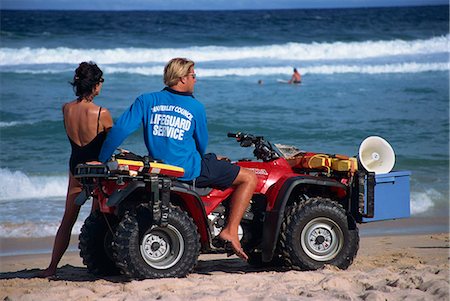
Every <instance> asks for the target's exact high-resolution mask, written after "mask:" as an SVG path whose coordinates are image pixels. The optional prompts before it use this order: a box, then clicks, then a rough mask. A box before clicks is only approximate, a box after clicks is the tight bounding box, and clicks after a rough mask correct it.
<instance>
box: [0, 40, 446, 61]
mask: <svg viewBox="0 0 450 301" xmlns="http://www.w3.org/2000/svg"><path fill="white" fill-rule="evenodd" d="M449 37H450V35H446V36H439V37H433V38H430V39H425V40H413V41H404V40H390V41H365V42H333V43H325V42H323V43H309V44H306V43H286V44H278V45H266V46H243V47H224V46H191V47H187V48H154V49H150V48H113V49H72V48H67V47H57V48H30V47H23V48H6V47H4V48H0V66H8V65H35V64H55V63H61V64H77V63H79V62H81V61H85V60H93V61H95V62H97V63H99V64H124V63H125V64H143V63H166V62H167V61H168V60H170V59H171V58H173V57H178V56H182V57H189V58H191V59H193V60H194V61H196V62H210V61H234V60H249V59H270V60H300V61H316V60H340V59H366V58H378V57H386V56H398V55H418V54H434V53H448V52H449Z"/></svg>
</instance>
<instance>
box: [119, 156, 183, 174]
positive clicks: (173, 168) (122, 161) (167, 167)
mask: <svg viewBox="0 0 450 301" xmlns="http://www.w3.org/2000/svg"><path fill="white" fill-rule="evenodd" d="M117 163H119V164H120V165H133V166H138V167H144V162H142V161H135V160H126V159H117ZM150 168H160V169H165V170H171V171H177V172H183V173H184V168H182V167H178V166H175V165H168V164H164V163H156V162H150Z"/></svg>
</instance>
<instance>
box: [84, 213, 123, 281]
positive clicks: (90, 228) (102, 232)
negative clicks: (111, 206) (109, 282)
mask: <svg viewBox="0 0 450 301" xmlns="http://www.w3.org/2000/svg"><path fill="white" fill-rule="evenodd" d="M118 223H119V221H118V220H117V217H116V216H114V215H111V214H102V213H100V212H99V211H94V212H92V213H91V214H90V215H89V216H88V217H87V218H86V220H85V221H84V224H83V226H82V227H81V233H80V236H79V243H78V248H79V249H80V256H81V258H82V259H83V264H84V265H86V266H87V269H88V271H89V272H90V273H92V274H94V275H99V276H111V275H119V274H120V270H119V268H117V266H116V265H115V261H114V259H113V250H112V240H113V234H114V231H115V228H116V227H117V224H118Z"/></svg>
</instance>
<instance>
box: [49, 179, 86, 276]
mask: <svg viewBox="0 0 450 301" xmlns="http://www.w3.org/2000/svg"><path fill="white" fill-rule="evenodd" d="M81 190H82V185H81V184H80V182H78V180H76V179H75V178H74V177H73V175H72V173H69V186H68V188H67V198H66V208H65V211H64V216H63V218H62V221H61V225H60V226H59V229H58V232H57V233H56V237H55V243H54V245H53V252H52V259H51V262H50V265H49V266H48V268H47V269H45V270H44V271H42V273H41V276H42V277H48V276H52V275H54V274H55V273H56V268H57V267H58V263H59V261H60V260H61V258H62V256H63V254H64V253H65V252H66V250H67V247H68V246H69V242H70V236H71V234H72V228H73V225H74V224H75V221H76V220H77V217H78V213H79V212H80V206H78V205H76V204H75V198H76V197H77V196H78V194H79V193H80V192H81Z"/></svg>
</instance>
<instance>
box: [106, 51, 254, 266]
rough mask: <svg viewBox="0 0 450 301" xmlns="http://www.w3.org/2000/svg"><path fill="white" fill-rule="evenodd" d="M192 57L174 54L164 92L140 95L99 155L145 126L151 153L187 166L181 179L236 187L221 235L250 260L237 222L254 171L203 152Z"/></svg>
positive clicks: (204, 139)
mask: <svg viewBox="0 0 450 301" xmlns="http://www.w3.org/2000/svg"><path fill="white" fill-rule="evenodd" d="M194 65H195V64H194V62H193V61H191V60H189V59H185V58H174V59H172V60H170V61H169V62H168V63H167V65H166V66H165V68H164V84H165V85H166V87H165V88H164V89H163V90H162V91H160V92H154V93H147V94H142V95H141V96H139V97H138V98H137V99H136V100H135V102H134V103H133V104H132V105H131V107H130V108H129V109H128V110H127V111H125V112H124V113H123V114H122V116H121V117H120V118H119V120H117V122H116V123H115V124H114V126H113V128H112V129H111V131H110V132H109V134H108V137H107V138H106V140H105V142H104V144H103V147H102V150H101V152H100V155H99V160H100V161H102V162H105V161H107V160H108V159H109V158H110V157H111V155H112V154H113V152H114V150H115V149H116V148H117V147H118V146H119V145H120V144H121V143H122V142H123V141H124V140H125V138H126V137H128V136H129V135H130V134H131V133H133V132H134V131H136V130H137V129H138V128H139V127H140V125H141V123H142V124H143V125H144V140H145V145H146V146H147V149H148V152H149V155H150V156H152V157H153V158H156V159H161V160H163V161H164V162H165V163H167V164H171V165H176V166H180V167H183V168H184V170H185V174H184V176H183V177H182V178H180V180H181V181H187V182H190V181H193V182H194V183H195V186H196V187H214V188H218V189H226V188H229V187H231V186H234V187H235V191H234V192H233V196H232V199H231V204H230V215H229V216H228V221H227V224H226V226H225V227H224V228H223V230H222V231H221V232H220V234H219V239H220V240H221V241H223V242H224V243H226V244H228V245H230V246H231V247H232V249H233V251H234V253H235V254H236V255H237V256H239V257H240V258H242V259H244V260H247V259H248V256H247V254H245V252H244V251H243V250H242V247H241V244H240V241H239V237H238V227H239V223H240V221H241V219H242V216H243V215H244V213H245V210H246V209H247V207H248V205H249V203H250V199H251V197H252V195H253V192H254V190H255V187H256V183H257V178H256V175H255V174H254V173H253V172H252V171H250V170H248V169H244V168H240V167H239V166H237V165H234V164H231V163H229V162H227V161H224V160H219V159H218V158H217V156H216V155H215V154H205V151H206V146H207V144H208V129H207V123H206V113H205V108H204V106H203V104H202V103H200V102H199V101H197V100H196V99H195V98H194V96H193V92H194V86H195V83H196V74H195V71H194Z"/></svg>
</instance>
